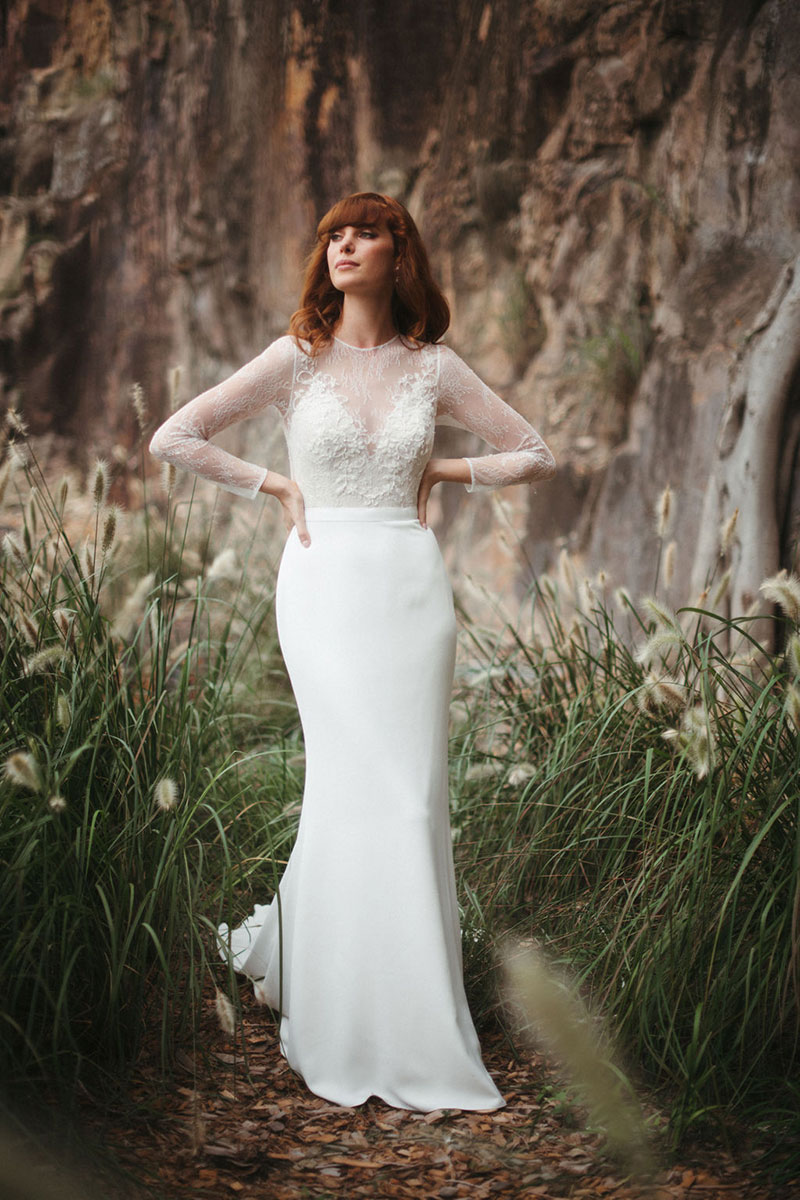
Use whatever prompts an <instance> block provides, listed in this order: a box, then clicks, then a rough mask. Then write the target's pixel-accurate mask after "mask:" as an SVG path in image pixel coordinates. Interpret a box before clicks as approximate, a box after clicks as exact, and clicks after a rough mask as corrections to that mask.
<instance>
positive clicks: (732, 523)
mask: <svg viewBox="0 0 800 1200" xmlns="http://www.w3.org/2000/svg"><path fill="white" fill-rule="evenodd" d="M738 520H739V510H738V508H735V509H734V510H733V512H732V513H731V515H730V516H729V517H727V518H726V520H724V521H723V522H722V524H721V525H720V527H719V555H720V558H725V557H726V556H727V554H728V551H729V550H730V548H731V543H732V542H733V535H734V533H735V532H736V522H737V521H738Z"/></svg>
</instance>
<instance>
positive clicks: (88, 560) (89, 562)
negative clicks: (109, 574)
mask: <svg viewBox="0 0 800 1200" xmlns="http://www.w3.org/2000/svg"><path fill="white" fill-rule="evenodd" d="M95 549H96V547H95V546H94V545H93V543H92V542H91V541H90V540H89V538H87V539H86V541H85V542H84V545H83V561H84V563H85V565H86V574H87V576H88V575H94V564H95Z"/></svg>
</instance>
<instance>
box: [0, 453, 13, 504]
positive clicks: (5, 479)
mask: <svg viewBox="0 0 800 1200" xmlns="http://www.w3.org/2000/svg"><path fill="white" fill-rule="evenodd" d="M13 477H14V472H13V470H12V466H11V460H10V459H8V458H7V459H6V461H5V462H4V463H3V465H2V467H0V504H2V503H3V500H4V499H5V495H6V492H7V490H8V485H9V483H10V482H11V480H12V479H13Z"/></svg>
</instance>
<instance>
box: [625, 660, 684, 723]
mask: <svg viewBox="0 0 800 1200" xmlns="http://www.w3.org/2000/svg"><path fill="white" fill-rule="evenodd" d="M686 699H687V691H686V688H685V687H684V686H683V684H682V683H678V681H677V679H671V678H670V677H669V676H668V675H654V674H653V672H652V671H651V672H650V673H649V674H648V675H647V678H646V679H645V681H644V683H643V684H642V687H641V688H640V690H639V693H638V695H637V697H636V702H637V704H638V706H639V708H640V710H641V711H642V712H644V713H648V714H650V715H655V714H656V713H659V712H662V711H666V712H668V713H670V714H673V715H677V714H678V713H681V712H683V710H684V709H685V707H686Z"/></svg>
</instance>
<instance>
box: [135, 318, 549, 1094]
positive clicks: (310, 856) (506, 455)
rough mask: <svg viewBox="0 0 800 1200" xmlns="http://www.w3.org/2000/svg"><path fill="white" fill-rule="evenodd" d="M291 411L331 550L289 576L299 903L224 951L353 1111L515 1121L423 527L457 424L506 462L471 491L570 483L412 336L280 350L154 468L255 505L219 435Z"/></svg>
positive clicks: (461, 371)
mask: <svg viewBox="0 0 800 1200" xmlns="http://www.w3.org/2000/svg"><path fill="white" fill-rule="evenodd" d="M268 405H275V406H276V407H277V408H278V409H279V410H280V412H281V414H282V417H283V421H284V429H285V434H286V440H287V444H288V449H289V459H290V473H291V476H292V478H293V479H295V480H296V481H297V483H298V484H299V486H300V488H301V490H302V493H303V496H304V499H305V505H306V518H307V523H308V529H309V534H310V538H311V544H310V546H309V547H304V546H302V545H301V543H300V540H299V538H298V537H297V532H296V530H294V529H293V530H292V531H291V533H290V534H289V537H288V538H287V541H286V545H285V548H284V552H283V555H282V558H281V563H280V568H279V572H278V583H277V591H276V617H277V626H278V636H279V640H280V645H281V650H282V652H283V655H284V660H285V662H286V667H287V670H288V672H289V677H290V679H291V682H292V687H293V689H294V693H295V697H296V700H297V705H298V710H299V713H300V718H301V721H302V726H303V735H304V740H305V747H306V778H305V787H304V793H303V805H302V812H301V817H300V822H299V827H298V834H297V840H296V842H295V845H294V848H293V850H292V853H291V855H290V858H289V861H288V864H287V866H286V869H285V871H284V874H283V877H282V879H281V882H280V885H279V889H278V894H277V895H276V896H275V897H274V898H273V899H272V901H271V903H269V904H266V905H257V906H256V909H255V912H254V913H253V915H252V916H251V917H249V918H248V919H247V920H245V921H244V923H243V924H242V925H240V926H239V927H238V928H235V929H228V927H227V926H225V925H223V926H221V927H220V937H221V940H222V943H223V951H222V952H223V955H228V954H230V955H231V956H232V958H233V961H234V964H235V966H236V969H237V970H238V971H241V972H243V973H244V974H246V975H247V976H249V977H250V978H251V979H252V980H253V981H254V987H255V992H256V995H257V996H258V998H259V999H260V1000H261V1001H262V1002H264V1003H266V1004H269V1005H270V1006H271V1007H272V1008H273V1009H275V1010H276V1012H277V1013H279V1014H280V1040H281V1049H282V1051H283V1053H284V1055H285V1056H286V1058H287V1060H288V1062H289V1063H290V1064H291V1066H292V1067H293V1068H294V1069H295V1070H296V1071H298V1072H299V1073H300V1075H301V1076H302V1077H303V1079H304V1080H305V1082H306V1084H307V1086H308V1087H309V1088H310V1089H311V1090H312V1091H313V1092H315V1093H316V1094H317V1095H319V1096H323V1097H325V1098H326V1099H328V1100H331V1101H333V1102H335V1103H338V1104H343V1105H356V1104H360V1103H361V1102H363V1101H364V1100H366V1099H367V1098H368V1097H369V1096H372V1095H375V1096H378V1097H380V1098H381V1099H383V1100H384V1101H386V1102H387V1103H388V1104H391V1105H394V1106H396V1107H399V1108H410V1109H417V1110H421V1111H431V1110H433V1109H436V1108H460V1109H486V1110H488V1109H495V1108H500V1107H501V1106H502V1105H503V1104H504V1103H505V1102H504V1100H503V1098H502V1096H501V1095H500V1093H499V1091H498V1090H497V1088H496V1086H495V1085H494V1083H493V1082H492V1079H491V1077H490V1076H489V1074H488V1072H487V1071H486V1068H485V1067H484V1065H483V1062H482V1060H481V1053H480V1046H479V1043H478V1038H477V1034H476V1032H475V1028H474V1025H473V1023H472V1018H471V1016H470V1013H469V1009H468V1006H467V1001H466V997H465V994H464V986H463V973H462V958H461V940H460V930H459V920H458V907H457V902H456V889H455V876H454V870H453V855H452V846H451V840H450V823H449V809H448V788H447V740H448V711H449V703H450V692H451V687H452V681H453V667H454V661H455V618H454V612H453V596H452V590H451V587H450V583H449V580H448V578H447V574H446V571H445V568H444V563H443V561H442V557H441V554H440V552H439V547H438V544H437V541H436V538H435V535H434V534H433V532H432V531H431V530H430V529H424V528H423V527H422V525H421V524H420V523H419V520H418V519H417V511H416V499H417V491H418V487H419V481H420V478H421V476H422V472H423V469H424V467H425V464H426V462H427V461H428V459H429V458H430V455H431V449H432V446H433V435H434V426H435V424H436V423H437V422H446V423H451V424H457V425H461V426H463V427H465V428H467V429H470V430H472V431H474V432H476V433H478V434H479V435H480V436H481V437H482V438H484V439H485V440H486V441H487V442H489V443H490V445H492V446H494V447H495V449H496V450H497V451H498V453H494V454H489V455H484V456H482V457H477V458H471V459H468V460H467V461H468V462H469V464H470V473H471V483H470V484H468V485H467V488H468V490H470V491H471V490H474V489H475V488H478V487H497V486H500V485H503V484H508V483H514V482H528V481H531V480H533V479H536V478H541V477H547V476H549V475H550V474H551V473H552V469H553V458H552V455H551V454H550V451H549V450H548V449H547V447H546V446H545V444H544V442H543V441H542V439H541V438H540V437H539V435H538V434H537V433H536V431H535V430H534V429H533V428H532V427H531V426H530V425H529V424H528V423H527V422H526V421H525V420H524V419H523V418H522V417H521V416H520V415H519V414H518V413H516V412H515V411H514V410H513V409H512V408H510V407H509V406H508V405H507V404H505V403H504V402H503V401H502V400H501V399H500V398H499V396H496V395H495V394H494V393H493V392H492V391H491V390H490V389H489V388H487V387H486V385H485V384H483V383H482V382H481V380H480V379H479V378H478V377H477V375H475V373H474V372H473V371H472V370H470V368H469V367H468V366H467V365H466V364H465V363H464V362H463V361H462V360H461V359H460V358H459V357H458V356H457V355H456V354H455V353H454V352H453V351H452V350H451V349H449V348H447V347H445V346H442V345H426V346H423V347H422V348H421V349H414V348H412V347H410V346H407V345H406V344H405V343H404V341H403V339H402V338H401V337H400V336H399V335H398V336H396V337H394V338H393V339H392V340H391V341H389V342H386V343H384V344H383V345H381V346H376V347H373V348H369V349H359V348H356V347H353V346H350V345H348V344H347V343H345V342H342V341H340V340H338V339H336V340H334V341H333V343H332V344H331V345H330V346H329V347H327V348H326V349H325V350H324V351H323V352H322V353H321V354H320V355H318V356H317V357H316V358H311V357H310V356H308V355H307V354H306V353H304V352H303V351H302V350H301V349H299V348H298V347H297V346H296V344H295V342H294V341H293V339H291V338H290V337H288V336H286V337H282V338H279V339H278V340H277V341H276V342H274V343H272V345H270V346H268V347H267V349H266V350H264V351H263V353H262V354H260V355H259V356H258V357H257V358H255V359H253V360H252V361H251V362H249V363H247V364H246V365H245V366H243V367H242V368H241V369H240V370H239V371H237V372H236V373H235V374H234V375H232V376H231V377H230V378H229V379H228V380H226V381H225V382H223V383H221V384H219V385H218V386H217V387H213V388H210V389H209V390H208V391H206V392H204V393H203V394H202V395H200V396H198V397H197V398H196V399H194V400H192V401H190V402H189V403H188V404H186V405H184V407H183V408H181V409H179V410H178V411H177V412H175V413H174V414H173V415H172V416H171V417H170V418H169V419H168V420H167V421H165V422H164V424H163V425H162V426H161V428H160V429H158V430H157V431H156V433H155V435H154V436H153V439H152V441H151V443H150V450H151V452H152V453H153V454H154V455H155V456H156V457H157V458H162V459H166V460H168V461H171V462H173V463H176V464H177V465H179V466H182V467H185V468H187V469H188V470H190V471H194V472H195V473H196V474H198V475H201V476H204V477H205V478H208V479H212V480H214V481H216V482H217V483H218V484H219V485H220V486H221V487H223V488H226V489H228V490H229V491H232V492H235V493H236V494H237V495H240V496H246V497H249V498H251V499H253V498H254V497H255V496H256V495H257V493H258V491H259V488H260V486H261V484H262V482H263V481H264V479H265V477H266V475H267V468H265V467H263V466H257V465H255V464H253V463H249V462H245V461H243V460H241V459H239V458H237V457H235V456H233V455H231V454H229V453H227V452H226V451H224V450H222V449H221V448H220V447H218V446H215V445H213V444H211V443H210V441H209V439H210V438H211V437H212V436H213V435H214V434H215V433H217V432H219V430H221V429H223V428H225V427H226V426H228V425H230V424H231V423H233V422H234V421H238V420H242V419H243V418H246V417H252V416H254V415H255V414H257V413H258V412H260V411H262V410H263V409H265V408H266V407H267V406H268Z"/></svg>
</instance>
